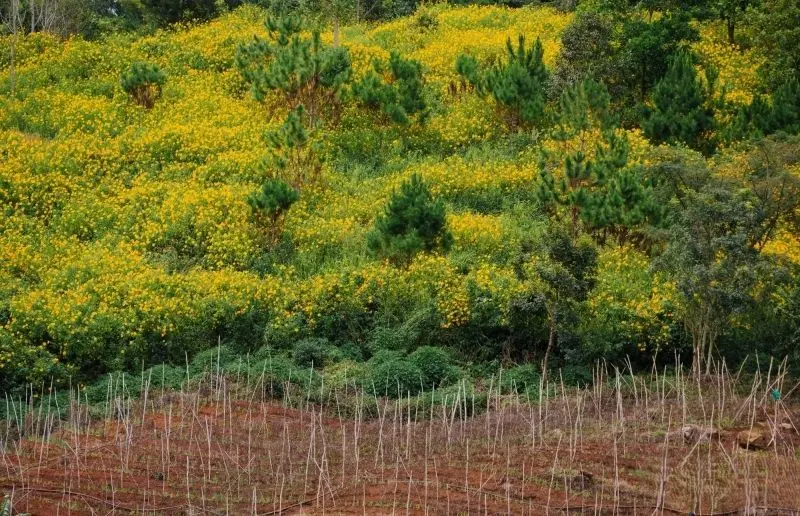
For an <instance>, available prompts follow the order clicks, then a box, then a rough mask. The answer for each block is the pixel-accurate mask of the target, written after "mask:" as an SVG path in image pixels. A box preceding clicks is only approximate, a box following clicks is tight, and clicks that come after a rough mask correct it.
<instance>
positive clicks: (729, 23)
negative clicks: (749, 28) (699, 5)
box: [716, 0, 759, 45]
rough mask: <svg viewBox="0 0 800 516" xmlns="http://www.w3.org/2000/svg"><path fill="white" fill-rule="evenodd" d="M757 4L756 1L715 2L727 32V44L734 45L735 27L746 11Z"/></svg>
mask: <svg viewBox="0 0 800 516" xmlns="http://www.w3.org/2000/svg"><path fill="white" fill-rule="evenodd" d="M758 3H759V1H758V0H716V8H717V10H718V11H719V15H720V18H722V20H723V21H724V22H725V28H726V29H727V30H728V43H730V44H731V45H733V44H735V43H736V27H737V26H738V25H739V22H740V21H741V20H742V17H743V16H744V13H745V12H746V11H747V9H749V8H751V7H753V6H756V5H758Z"/></svg>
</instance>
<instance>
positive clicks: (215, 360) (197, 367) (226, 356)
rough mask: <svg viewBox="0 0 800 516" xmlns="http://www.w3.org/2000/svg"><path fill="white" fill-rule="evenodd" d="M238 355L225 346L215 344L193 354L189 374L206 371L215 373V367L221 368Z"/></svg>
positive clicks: (234, 359) (233, 360)
mask: <svg viewBox="0 0 800 516" xmlns="http://www.w3.org/2000/svg"><path fill="white" fill-rule="evenodd" d="M237 358H238V355H237V354H236V353H235V352H234V351H233V350H231V349H230V348H229V347H227V346H217V347H213V348H211V349H207V350H205V351H201V352H200V353H198V354H197V355H195V357H194V359H193V360H192V363H191V364H190V365H189V373H190V374H191V376H196V375H199V374H202V373H204V372H206V371H210V372H212V373H215V372H216V371H217V368H219V369H220V370H223V369H225V368H226V366H227V365H228V364H231V363H233V362H235V361H236V359H237Z"/></svg>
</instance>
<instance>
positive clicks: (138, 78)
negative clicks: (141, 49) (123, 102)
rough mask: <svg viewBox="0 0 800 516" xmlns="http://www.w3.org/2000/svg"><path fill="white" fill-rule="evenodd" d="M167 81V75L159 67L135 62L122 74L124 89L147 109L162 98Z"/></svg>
mask: <svg viewBox="0 0 800 516" xmlns="http://www.w3.org/2000/svg"><path fill="white" fill-rule="evenodd" d="M166 81H167V76H166V74H165V73H164V72H163V71H161V68H159V67H158V65H155V64H151V63H143V62H135V63H133V64H132V65H131V67H130V68H129V69H128V70H127V71H125V72H124V73H123V74H122V77H121V80H120V82H121V84H122V89H123V90H125V92H126V93H127V94H128V95H130V96H131V98H132V99H133V100H134V101H135V102H136V103H137V104H139V105H140V106H142V107H145V108H147V109H150V108H152V107H153V106H154V105H155V104H156V100H158V99H159V97H161V87H162V86H164V83H165V82H166Z"/></svg>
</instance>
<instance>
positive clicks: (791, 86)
mask: <svg viewBox="0 0 800 516" xmlns="http://www.w3.org/2000/svg"><path fill="white" fill-rule="evenodd" d="M765 125H766V127H765V128H764V133H765V134H770V133H776V132H778V131H784V132H787V133H792V134H795V133H800V82H798V80H797V79H791V80H789V81H788V82H786V83H784V84H783V85H781V87H780V88H778V89H777V90H776V91H775V93H774V94H773V95H772V109H771V110H770V115H769V119H768V121H767V123H766V124H765Z"/></svg>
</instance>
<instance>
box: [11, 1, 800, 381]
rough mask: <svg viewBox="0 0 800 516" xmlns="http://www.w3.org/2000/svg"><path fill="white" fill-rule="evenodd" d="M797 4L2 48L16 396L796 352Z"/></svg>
mask: <svg viewBox="0 0 800 516" xmlns="http://www.w3.org/2000/svg"><path fill="white" fill-rule="evenodd" d="M723 3H724V2H723ZM622 4H624V5H622ZM0 5H3V4H0ZM387 5H388V4H387ZM781 5H782V4H781V1H779V0H775V1H765V2H764V3H763V5H761V6H760V7H758V9H756V8H749V9H746V10H744V11H742V12H741V13H738V11H737V9H736V8H734V10H733V14H731V12H730V11H724V10H723V11H722V12H723V14H724V13H727V14H724V16H723V19H720V18H719V16H718V11H716V10H711V11H713V12H710V11H709V10H708V9H706V10H705V11H704V10H703V9H701V8H700V7H698V8H697V10H694V9H693V10H688V9H686V8H680V7H679V6H673V5H671V4H669V3H668V2H665V3H659V4H658V5H655V4H654V6H649V4H647V5H637V6H629V5H628V4H627V3H620V5H617V4H614V3H612V2H585V3H581V4H580V5H579V6H578V9H577V11H570V10H559V9H556V7H561V8H563V7H564V6H561V5H559V6H555V7H554V6H548V5H536V6H533V5H531V6H525V7H522V8H517V9H513V8H509V7H505V6H475V5H472V6H461V7H459V6H451V5H446V4H435V5H431V6H422V7H419V8H418V9H416V10H415V11H414V9H410V10H409V12H405V11H404V12H400V13H399V14H404V16H402V17H399V18H396V19H393V20H391V21H381V22H375V21H370V22H365V21H363V19H362V21H360V22H358V23H355V22H353V23H349V22H352V18H349V17H347V16H342V18H341V21H342V25H341V26H340V25H339V20H334V23H333V24H328V25H325V23H328V22H330V20H322V25H320V26H321V27H322V29H321V31H320V32H319V39H315V36H314V30H313V28H314V26H315V25H314V24H312V22H311V21H309V20H303V19H302V18H301V17H294V16H291V15H286V14H285V13H280V12H276V11H275V9H273V10H269V9H265V8H263V7H259V6H255V5H243V6H239V7H237V8H235V9H233V10H232V11H230V12H225V13H222V14H218V13H216V10H217V9H218V7H215V8H214V11H215V12H214V15H211V14H209V15H208V16H205V15H204V16H203V17H205V18H210V21H205V22H193V23H185V20H181V19H180V18H181V16H178V17H177V19H173V18H175V17H174V16H172V15H171V14H170V13H162V14H161V15H159V16H161V17H160V18H159V22H158V23H155V22H154V23H155V25H158V24H161V25H163V28H158V29H157V28H153V26H151V27H149V28H143V27H138V28H137V30H135V31H122V30H118V28H116V26H115V28H114V30H108V29H107V28H106V29H103V30H100V29H98V30H99V32H98V33H96V34H86V35H85V37H84V36H80V35H73V36H70V37H66V38H63V37H61V36H59V35H55V34H52V33H48V32H44V31H34V32H33V33H30V34H27V35H21V34H9V35H5V36H2V37H0V51H1V52H0V390H14V389H19V388H21V386H22V385H24V384H26V383H28V382H34V383H37V384H39V383H41V382H48V383H49V382H50V381H53V382H55V383H56V384H66V383H68V382H69V381H70V380H71V381H72V382H73V383H77V382H89V381H92V380H94V379H96V378H97V377H98V376H100V375H102V374H104V373H107V372H109V371H116V370H134V371H140V370H141V369H143V368H144V367H149V366H151V365H154V364H160V363H162V362H166V363H172V364H184V363H186V362H187V361H190V360H191V359H192V357H193V356H194V355H195V354H197V353H198V352H201V351H204V350H207V349H209V348H212V347H214V346H217V345H218V344H223V345H225V346H226V347H227V349H228V350H230V351H231V352H232V353H237V354H241V355H245V354H248V353H250V354H252V353H257V352H259V350H261V351H260V353H262V355H263V354H264V353H265V351H264V349H267V350H269V352H270V353H275V354H285V355H287V356H289V357H292V360H294V362H295V363H296V364H297V365H299V366H302V367H315V368H316V369H319V368H325V369H326V370H329V371H330V374H331V375H332V377H335V376H336V375H337V374H340V373H341V372H342V371H345V372H346V371H347V368H352V371H354V373H353V374H361V375H362V376H363V375H366V374H367V372H365V371H372V372H373V373H374V371H375V370H379V371H381V375H384V376H385V378H384V376H380V375H376V376H375V377H372V378H368V377H366V376H364V377H363V381H364V382H369V381H374V380H375V379H376V378H377V380H378V381H379V382H380V381H384V382H385V384H386V386H387V389H386V390H387V391H388V390H390V389H389V386H391V385H401V384H402V385H403V386H404V390H414V389H416V388H417V387H416V385H417V379H418V378H422V377H427V376H425V375H432V376H431V378H432V379H430V380H425V381H424V382H423V383H428V384H430V385H437V384H442V383H448V382H452V381H454V380H455V379H456V378H458V377H459V376H463V375H467V376H469V375H475V376H480V375H482V374H487V372H492V371H493V370H494V369H495V368H497V367H498V366H499V365H500V364H501V363H502V364H506V365H508V364H519V363H525V362H532V363H537V364H538V363H540V362H541V361H542V360H543V359H544V360H545V361H546V363H547V364H549V366H550V367H551V368H552V367H559V368H563V370H564V377H565V380H567V381H576V382H578V381H588V380H590V379H591V373H590V371H591V368H592V364H593V363H594V361H595V360H597V359H599V358H603V359H607V360H609V361H610V362H618V361H623V360H625V359H626V357H629V358H630V360H631V367H632V368H634V369H635V368H636V367H641V366H643V365H644V366H647V367H649V365H650V364H651V363H652V362H653V361H654V360H656V361H666V362H667V363H673V361H674V354H675V353H678V354H681V355H682V357H683V358H684V360H685V361H687V362H689V361H691V360H692V356H693V357H694V365H695V368H696V370H697V371H701V370H702V368H704V367H707V364H710V362H711V360H712V359H713V358H714V357H716V356H718V355H719V354H721V355H723V356H726V357H728V358H730V359H733V360H735V361H740V360H742V359H743V358H744V357H745V356H746V355H753V354H756V355H759V356H762V357H763V356H767V355H774V356H781V357H782V356H785V355H791V356H793V357H794V356H796V352H797V345H798V341H797V339H798V336H800V334H799V333H798V331H800V317H799V316H798V314H800V274H798V273H799V272H800V270H799V269H798V267H800V239H799V238H798V236H797V235H798V202H800V200H798V197H800V196H799V195H798V193H800V139H799V138H798V137H797V135H796V134H797V133H798V131H800V86H798V83H797V79H798V77H799V76H800V75H799V73H798V63H797V61H796V56H797V55H800V54H794V57H793V54H792V52H793V50H792V48H791V46H790V45H789V44H788V43H785V42H782V41H783V40H781V39H780V38H782V37H785V32H781V31H786V30H790V29H791V27H792V25H791V24H792V23H793V22H792V19H793V18H792V16H794V15H796V9H795V10H794V11H793V10H792V9H791V6H784V7H782V6H781ZM410 11H413V12H410ZM777 13H780V16H779V15H778V14H777ZM386 16H389V15H388V14H387V15H386ZM781 17H783V18H781ZM268 19H269V20H270V22H269V24H268V26H265V21H266V20H268ZM781 19H784V21H783V22H781ZM108 21H109V20H107V19H106V20H105V22H108ZM112 21H114V23H115V24H116V23H117V22H120V21H121V20H119V19H115V20H112ZM170 22H179V23H178V24H177V25H169V23H170ZM318 22H319V20H318ZM732 22H736V23H734V31H733V32H732V31H731V23H732ZM268 28H269V30H268ZM270 32H272V37H271V36H270ZM276 34H283V35H284V36H285V39H283V40H282V39H281V38H279V37H276V36H275V35H276ZM520 35H522V36H524V38H523V37H520ZM254 36H257V39H254ZM89 37H91V38H94V39H87V38H89ZM731 38H732V39H733V42H731ZM282 41H283V42H282ZM12 47H13V58H10V57H9V56H11V55H12V51H11V49H12ZM276 56H283V57H281V58H279V57H276ZM12 59H13V61H12ZM422 346H434V347H435V348H429V347H422ZM417 348H421V349H422V351H419V350H418V351H417V352H416V353H417V354H416V355H414V354H411V355H409V356H406V354H408V353H412V352H414V350H417ZM436 348H445V349H447V350H448V351H449V352H450V354H449V355H448V353H447V352H445V353H444V355H443V356H444V358H442V356H440V355H436V353H437V350H436ZM425 353H428V354H431V356H428V355H425ZM421 356H422V358H420V357H421ZM425 356H427V357H428V358H425ZM452 356H457V357H459V359H458V360H453V363H454V364H455V365H452V366H451V365H450V364H449V360H450V358H449V357H452ZM262 358H263V356H262ZM365 360H372V361H373V362H372V364H373V366H375V367H371V368H367V369H365V368H359V367H357V364H358V363H360V362H363V361H365ZM430 362H438V363H443V364H444V365H446V366H447V367H446V368H445V369H447V370H445V371H438V372H437V371H433V372H431V371H426V370H424V369H425V366H426V364H429V363H430ZM386 364H388V365H386ZM456 365H458V366H460V369H459V368H458V367H456ZM529 370H532V371H533V374H537V373H536V367H533V368H532V369H529ZM524 371H525V369H524V367H523V369H522V372H524Z"/></svg>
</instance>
